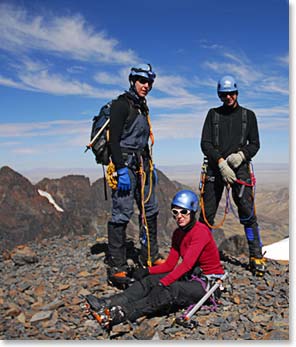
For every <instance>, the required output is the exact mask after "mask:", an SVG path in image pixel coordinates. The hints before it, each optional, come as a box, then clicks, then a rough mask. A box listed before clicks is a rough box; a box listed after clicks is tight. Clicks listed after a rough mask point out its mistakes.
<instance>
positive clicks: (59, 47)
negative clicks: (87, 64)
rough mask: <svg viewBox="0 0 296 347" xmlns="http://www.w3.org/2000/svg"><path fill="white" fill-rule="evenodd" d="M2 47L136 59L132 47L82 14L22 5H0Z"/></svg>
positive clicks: (122, 61) (92, 57) (101, 58)
mask: <svg viewBox="0 0 296 347" xmlns="http://www.w3.org/2000/svg"><path fill="white" fill-rule="evenodd" d="M0 31H1V37H0V43H1V48H2V49H5V50H8V51H12V52H18V53H20V52H23V53H24V52H28V51H32V50H35V51H47V52H49V53H52V54H57V55H63V56H65V55H68V56H69V57H71V58H74V59H77V60H82V61H83V60H93V61H98V62H108V63H116V64H127V63H130V62H131V61H137V60H138V57H137V55H136V54H135V52H133V51H132V50H130V49H126V50H123V49H120V48H119V47H118V46H119V42H118V41H117V40H115V39H113V38H110V37H108V36H107V34H106V33H104V32H96V31H95V30H94V29H93V28H92V27H91V26H90V25H89V24H87V23H86V22H85V20H84V18H83V17H82V16H81V15H75V16H68V17H66V16H63V17H58V16H57V17H50V16H47V17H46V18H45V17H42V16H35V17H32V16H31V15H29V13H28V12H27V11H26V10H25V9H22V8H20V7H16V6H13V5H8V4H1V5H0Z"/></svg>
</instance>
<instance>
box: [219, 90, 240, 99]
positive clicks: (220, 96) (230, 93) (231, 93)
mask: <svg viewBox="0 0 296 347" xmlns="http://www.w3.org/2000/svg"><path fill="white" fill-rule="evenodd" d="M234 94H236V91H234V92H220V93H219V98H226V96H227V95H230V96H232V95H234Z"/></svg>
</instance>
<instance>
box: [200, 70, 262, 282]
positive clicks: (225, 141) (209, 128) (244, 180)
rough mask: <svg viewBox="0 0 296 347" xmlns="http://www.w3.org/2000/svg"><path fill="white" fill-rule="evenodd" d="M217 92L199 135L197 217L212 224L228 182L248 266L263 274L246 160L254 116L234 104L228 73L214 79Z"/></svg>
mask: <svg viewBox="0 0 296 347" xmlns="http://www.w3.org/2000/svg"><path fill="white" fill-rule="evenodd" d="M217 92H218V96H219V98H220V100H221V101H222V102H223V105H222V106H220V107H218V108H212V109H210V110H209V111H208V114H207V117H206V120H205V122H204V126H203V130H202V137H201V149H202V151H203V153H204V155H205V159H206V161H207V170H206V178H205V182H204V188H203V189H204V192H203V194H202V204H203V208H202V210H203V213H201V214H200V221H201V222H203V223H205V224H207V225H208V226H209V227H210V228H212V227H213V225H214V219H215V216H216V212H217V209H218V206H219V203H220V200H221V197H222V193H223V190H224V187H225V185H226V186H228V185H229V186H230V187H231V188H232V197H233V200H234V202H235V204H236V205H237V208H238V214H239V218H240V223H241V224H243V225H244V230H245V235H246V238H247V241H248V245H249V256H250V263H249V268H250V270H251V271H252V273H253V274H254V275H257V276H263V275H264V273H265V271H266V265H265V259H264V258H263V255H262V242H261V238H260V230H259V226H258V223H257V217H256V214H255V205H254V196H253V189H252V185H253V184H254V180H253V179H252V173H251V170H250V161H251V159H252V158H253V157H254V156H255V155H256V153H257V152H258V150H259V148H260V142H259V133H258V126H257V119H256V116H255V113H254V112H253V111H251V110H248V109H245V108H243V107H241V106H240V105H239V104H238V100H237V99H238V88H237V83H236V81H235V79H234V78H233V77H232V76H224V77H222V78H221V79H220V80H219V81H218V86H217Z"/></svg>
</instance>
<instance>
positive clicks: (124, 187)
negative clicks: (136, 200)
mask: <svg viewBox="0 0 296 347" xmlns="http://www.w3.org/2000/svg"><path fill="white" fill-rule="evenodd" d="M117 175H118V183H117V190H118V191H122V192H127V191H129V190H130V189H131V180H130V177H129V174H128V168H127V167H123V168H122V169H119V170H117Z"/></svg>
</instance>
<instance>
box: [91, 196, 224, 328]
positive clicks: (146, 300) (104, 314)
mask: <svg viewBox="0 0 296 347" xmlns="http://www.w3.org/2000/svg"><path fill="white" fill-rule="evenodd" d="M197 210H198V197H197V195H196V194H195V193H194V192H192V191H190V190H182V191H180V192H178V193H177V194H176V195H175V196H174V198H173V200H172V204H171V211H172V214H173V217H174V219H175V220H176V223H177V226H178V227H177V229H176V230H175V231H174V233H173V237H172V245H171V249H170V252H169V255H168V257H167V259H166V261H165V262H164V263H163V264H160V265H156V266H152V267H148V268H139V269H137V270H135V272H134V275H133V276H134V278H135V279H136V280H137V281H136V282H134V283H133V284H132V285H131V286H130V287H129V288H127V289H126V290H124V291H123V292H122V293H119V294H115V295H112V296H110V297H103V298H97V297H96V296H94V295H87V296H86V297H85V298H86V301H87V302H88V304H89V306H90V309H91V310H93V311H94V312H95V315H96V318H97V319H98V321H99V322H100V323H101V325H102V327H103V328H107V329H109V328H110V327H112V326H113V325H116V324H119V323H122V322H124V321H126V320H129V321H135V320H136V319H137V318H139V317H141V316H144V315H146V316H152V315H156V314H164V313H168V312H172V311H174V310H176V309H179V308H184V307H187V306H189V305H192V304H195V303H196V302H197V301H199V300H200V299H201V298H202V297H203V296H204V295H205V289H204V287H203V285H202V281H198V280H193V279H194V278H196V276H197V275H198V276H200V277H201V278H203V277H204V278H211V277H212V276H213V275H214V276H216V277H221V276H222V275H223V274H224V270H223V268H222V265H221V262H220V257H219V251H218V249H217V246H216V243H215V241H214V239H213V237H212V234H211V232H210V230H209V229H208V227H207V226H205V225H204V224H202V223H200V222H198V221H197V220H196V217H195V214H196V212H197ZM180 257H181V258H182V261H181V262H180V263H179V259H180Z"/></svg>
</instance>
